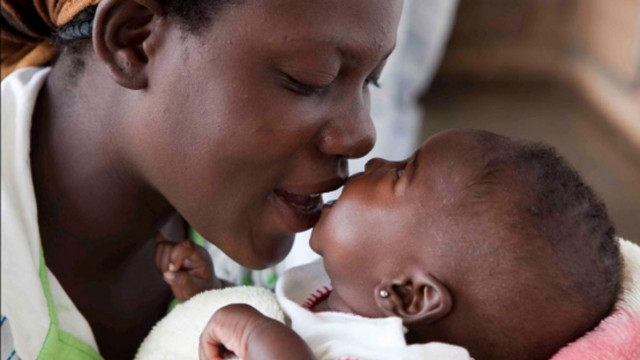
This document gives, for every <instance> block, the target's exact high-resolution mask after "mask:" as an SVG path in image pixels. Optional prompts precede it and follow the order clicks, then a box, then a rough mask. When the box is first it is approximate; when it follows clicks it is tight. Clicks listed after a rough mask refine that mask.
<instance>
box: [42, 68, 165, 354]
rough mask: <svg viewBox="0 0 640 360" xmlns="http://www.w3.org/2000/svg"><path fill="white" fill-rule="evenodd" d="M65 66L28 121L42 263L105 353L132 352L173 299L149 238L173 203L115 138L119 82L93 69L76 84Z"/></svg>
mask: <svg viewBox="0 0 640 360" xmlns="http://www.w3.org/2000/svg"><path fill="white" fill-rule="evenodd" d="M66 70H68V68H67V69H66ZM93 70H94V69H92V70H89V69H86V70H85V72H88V71H93ZM96 71H100V70H96ZM66 74H68V71H67V72H65V68H64V67H61V66H58V65H57V66H55V67H54V68H53V69H52V71H51V73H50V74H49V77H48V79H47V81H46V82H45V84H44V86H43V88H42V90H41V91H40V94H39V96H38V99H37V101H36V106H35V111H34V114H33V124H32V129H31V168H32V177H33V184H34V190H35V194H36V201H37V205H38V206H37V207H38V221H39V227H40V237H41V241H42V248H43V253H44V256H45V262H46V264H47V267H48V268H49V269H50V270H51V271H52V272H53V273H54V274H55V275H56V278H57V279H58V281H59V282H60V283H61V285H62V286H63V288H64V289H65V291H66V292H67V294H68V295H69V296H70V298H71V299H72V300H73V302H74V304H75V305H76V306H77V307H78V309H79V310H80V312H81V313H82V314H83V315H84V316H85V318H86V319H87V320H88V321H89V324H90V325H91V328H92V330H93V332H94V335H95V337H96V340H97V342H98V346H99V347H100V348H101V349H103V352H104V353H103V355H104V356H105V358H131V357H132V356H133V354H134V353H135V349H136V348H137V345H138V344H139V343H140V342H141V341H142V338H143V337H144V336H145V335H146V334H147V333H148V331H149V330H150V328H151V326H152V325H153V324H154V323H155V322H156V321H158V320H159V318H160V317H161V316H163V314H164V313H165V310H166V306H167V303H168V301H169V298H170V294H171V291H170V288H169V287H168V286H167V284H166V283H164V281H163V280H162V276H161V275H160V274H159V272H158V271H157V270H156V269H155V265H154V263H153V252H154V244H153V241H152V240H150V239H151V238H152V237H153V235H154V234H155V232H156V231H157V230H158V229H159V227H160V226H161V225H162V224H163V223H164V222H165V221H166V220H167V219H168V218H169V217H170V215H171V214H173V213H175V211H174V210H173V208H172V207H171V206H170V204H169V203H168V202H167V201H166V200H165V199H164V198H163V197H162V196H161V195H160V194H159V193H157V192H156V191H154V190H153V189H151V188H150V187H149V186H146V185H145V183H144V182H143V181H140V180H139V179H138V177H137V176H136V174H135V173H134V171H132V170H131V167H130V166H129V163H128V161H127V156H126V148H127V146H126V144H124V143H123V140H122V138H121V137H119V136H118V126H117V124H118V123H119V122H121V121H123V120H127V119H126V116H127V111H126V110H123V109H122V106H119V99H118V96H120V97H121V96H122V95H121V94H120V95H119V94H118V89H117V88H113V85H112V84H105V83H104V81H103V82H102V83H97V82H96V80H95V78H96V75H95V74H93V73H91V75H87V76H82V75H80V77H79V78H78V79H75V81H76V82H75V83H73V82H70V81H69V79H68V77H67V76H66ZM87 91H90V92H91V93H90V94H91V96H85V93H86V92H87ZM124 329H126V330H124ZM122 331H126V333H127V337H126V338H123V337H122ZM110 349H112V350H110Z"/></svg>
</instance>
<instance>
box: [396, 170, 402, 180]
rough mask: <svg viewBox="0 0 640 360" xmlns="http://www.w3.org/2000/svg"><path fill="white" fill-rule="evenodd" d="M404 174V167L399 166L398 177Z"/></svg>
mask: <svg viewBox="0 0 640 360" xmlns="http://www.w3.org/2000/svg"><path fill="white" fill-rule="evenodd" d="M402 174H404V168H398V169H396V177H397V178H398V179H400V178H401V177H402Z"/></svg>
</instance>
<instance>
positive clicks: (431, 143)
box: [311, 130, 484, 317]
mask: <svg viewBox="0 0 640 360" xmlns="http://www.w3.org/2000/svg"><path fill="white" fill-rule="evenodd" d="M472 135H473V132H472V131H468V130H453V131H447V132H444V133H440V134H437V135H435V136H433V137H431V138H430V139H429V140H427V141H426V142H425V143H424V144H423V145H422V147H420V148H419V149H418V150H417V151H416V152H415V153H414V154H413V156H411V157H410V158H409V159H408V160H406V161H400V162H389V161H385V160H381V159H373V160H371V161H370V162H369V163H367V165H366V167H365V171H364V173H360V174H356V175H354V176H353V177H351V178H350V180H349V181H348V182H347V184H346V185H345V188H344V190H343V192H342V195H341V196H340V198H339V199H338V200H337V201H336V202H335V203H334V204H333V205H326V206H325V208H324V209H323V211H322V216H321V218H320V220H319V222H318V224H317V225H316V227H315V229H314V231H313V234H312V237H311V247H312V248H313V249H314V251H316V252H317V253H318V254H320V255H322V256H323V258H324V265H325V268H326V270H327V273H328V275H329V277H330V278H331V282H332V285H333V291H332V293H331V295H330V296H329V298H328V300H327V301H328V303H327V304H328V306H329V307H330V308H331V309H332V310H334V311H341V312H350V313H357V314H360V315H363V316H368V317H381V316H383V314H382V313H381V312H380V310H379V309H378V307H377V306H376V303H375V296H377V294H376V293H375V292H376V291H375V287H376V285H378V284H379V283H380V281H382V280H385V279H390V278H393V277H395V276H397V275H399V274H400V273H401V271H403V270H404V269H407V268H411V267H417V266H421V267H425V266H426V267H428V269H431V268H433V269H438V268H440V266H441V264H442V263H443V262H446V261H448V260H449V261H450V259H447V254H448V253H449V252H450V251H452V250H451V248H452V246H451V245H452V244H451V241H452V239H455V238H456V237H457V236H458V235H456V234H458V233H459V231H460V230H459V226H458V225H459V224H460V222H465V221H466V219H463V218H461V216H459V215H456V212H455V211H452V210H453V209H455V207H456V206H459V201H460V199H461V196H462V194H463V193H464V189H465V188H466V187H467V186H468V185H469V183H470V182H471V181H472V180H473V179H474V177H475V176H476V175H477V174H478V172H479V171H481V170H482V168H483V166H484V163H483V161H482V151H481V150H480V147H479V146H478V145H477V142H476V141H475V140H474V139H473V136H472Z"/></svg>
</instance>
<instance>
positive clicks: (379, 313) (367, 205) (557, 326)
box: [157, 130, 621, 360]
mask: <svg viewBox="0 0 640 360" xmlns="http://www.w3.org/2000/svg"><path fill="white" fill-rule="evenodd" d="M162 246H163V249H161V251H159V253H164V254H165V255H160V256H158V257H157V264H158V266H159V267H160V269H161V270H162V271H163V272H164V274H165V279H166V280H167V282H169V284H171V285H172V287H173V289H174V292H175V293H176V295H177V297H178V298H182V299H185V298H187V297H189V296H190V295H193V293H195V292H198V291H201V290H204V289H205V288H206V287H207V286H199V285H195V286H191V287H190V288H189V290H186V291H185V290H184V289H182V288H183V287H185V286H186V285H185V284H194V283H198V284H204V283H206V282H207V281H209V283H208V284H209V285H208V286H211V285H212V284H213V283H212V282H211V281H214V280H211V278H214V276H213V273H212V271H211V270H207V271H208V273H204V272H198V271H204V269H203V270H197V268H200V267H201V268H204V267H210V262H207V260H206V259H203V255H202V253H198V252H197V251H196V250H195V248H194V247H191V245H178V246H173V245H168V244H164V245H162ZM311 247H312V248H313V250H314V251H316V252H317V253H318V254H320V255H321V256H322V257H323V266H322V265H321V264H311V265H308V266H306V267H303V268H299V269H293V270H291V271H290V272H288V273H286V274H285V275H284V276H283V277H282V278H281V279H280V280H279V281H278V284H277V289H276V291H277V295H278V300H279V301H280V302H281V304H282V305H283V309H284V310H285V312H286V313H287V315H288V316H289V317H290V318H291V321H292V328H293V330H295V331H296V332H294V331H293V330H292V329H291V328H289V327H287V326H285V325H283V324H281V323H279V322H277V321H275V320H272V319H270V318H268V317H265V316H263V315H262V314H260V313H259V312H257V311H255V310H254V309H252V308H251V307H248V306H246V305H230V306H227V307H224V308H222V309H221V310H219V311H217V312H216V313H215V314H214V315H213V316H212V317H211V319H210V321H209V323H208V324H207V326H206V328H205V330H204V332H203V333H202V336H201V338H200V357H201V359H218V358H222V353H223V351H224V350H225V349H229V350H230V351H233V352H235V353H236V354H238V355H239V356H240V357H242V358H244V359H251V358H256V359H257V358H259V359H269V358H274V359H277V358H281V359H285V358H286V359H289V358H295V359H306V358H309V359H313V358H314V356H318V357H321V356H323V355H322V351H319V350H318V349H316V348H314V347H315V345H314V344H315V343H316V342H317V341H318V338H317V336H324V337H325V338H326V336H328V335H327V334H326V333H325V334H322V335H317V334H316V335H314V334H315V333H314V331H315V332H317V331H319V330H318V329H319V328H321V327H322V326H326V322H327V321H334V322H335V321H337V322H339V321H344V322H345V323H348V322H349V321H356V322H357V321H358V319H361V320H362V321H369V320H371V321H374V322H372V323H371V324H380V323H375V321H385V320H398V319H399V321H401V324H402V325H403V326H404V328H405V329H404V330H405V332H406V333H405V334H404V339H403V340H406V343H407V344H433V343H447V344H455V345H458V346H460V347H463V348H465V349H467V350H468V352H469V354H470V355H471V356H472V357H473V358H474V359H476V360H484V359H510V360H516V359H528V360H532V359H548V358H549V357H551V356H552V355H553V354H554V353H555V352H557V351H558V350H559V349H560V348H561V347H563V346H564V345H566V344H568V343H569V342H571V341H573V340H575V339H576V338H578V337H580V336H582V335H583V334H584V333H585V332H587V331H589V330H590V329H592V328H593V327H594V326H595V325H597V324H598V322H599V321H600V320H601V319H603V318H604V317H605V316H606V315H607V314H608V313H609V312H610V311H611V309H612V307H613V305H614V302H615V300H616V298H617V295H618V291H619V287H620V271H621V260H620V253H619V249H618V243H617V241H616V240H615V239H614V229H613V226H612V224H611V222H610V220H609V218H608V215H607V212H606V209H605V206H604V205H603V204H602V202H600V201H599V200H598V199H597V198H596V196H595V195H594V194H593V192H592V190H591V189H590V188H589V187H588V186H587V185H585V184H584V183H583V182H582V180H581V179H580V177H579V176H578V174H577V173H576V172H575V171H573V170H572V169H571V168H570V167H569V166H568V165H567V164H566V163H565V162H564V161H563V160H562V159H561V158H559V157H558V156H557V155H555V153H554V152H553V151H552V150H550V149H548V148H546V147H544V146H541V145H537V144H523V143H520V142H515V141H512V140H509V139H507V138H505V137H502V136H499V135H496V134H492V133H488V132H485V131H477V130H451V131H446V132H442V133H439V134H437V135H435V136H433V137H431V138H429V139H428V140H427V141H426V142H425V143H424V144H423V145H422V147H421V148H420V149H418V151H416V153H415V154H414V155H413V156H412V157H411V158H410V159H409V160H407V161H402V162H389V161H384V160H381V159H374V160H371V161H370V162H369V163H367V165H366V169H365V171H364V173H360V174H356V175H354V176H352V177H351V178H350V179H349V181H348V182H347V184H346V185H345V187H344V189H343V192H342V195H341V196H340V198H339V199H338V200H337V202H335V203H332V204H326V205H325V206H324V208H323V210H322V215H321V217H320V220H319V221H318V223H317V225H316V226H315V228H314V231H313V234H312V237H311ZM185 249H186V250H185ZM190 249H191V250H193V251H191V250H190ZM173 252H175V253H177V254H178V255H176V256H173V257H172V255H171V253H173ZM166 254H169V255H166ZM184 259H190V260H189V261H187V263H189V264H190V266H185V264H186V262H185V260H184ZM194 263H197V264H202V265H201V266H200V265H198V266H193V264H194ZM170 264H173V265H170ZM169 266H171V268H169ZM185 269H186V270H185ZM194 269H196V270H197V271H194ZM189 271H191V273H190V272H189ZM324 271H326V274H325V273H324ZM203 274H204V275H203ZM190 278H193V279H192V280H189V279H190ZM178 279H179V281H178ZM190 281H191V282H190ZM178 282H179V283H178ZM214 282H215V281H214ZM183 285H184V286H183ZM315 290H318V293H317V296H311V298H310V299H308V300H309V301H307V302H305V299H307V298H308V297H309V295H312V294H313V293H314V291H315ZM185 294H186V295H185ZM292 304H293V305H292ZM285 305H286V306H285ZM295 307H297V308H298V309H296V308H295ZM303 307H306V308H307V309H308V310H302V309H301V308H303ZM309 310H310V311H309ZM314 313H315V314H314ZM344 313H346V314H344ZM305 314H306V315H305ZM309 314H312V315H313V316H325V317H324V318H322V317H321V318H317V317H313V316H311V315H309ZM347 314H357V315H359V316H355V317H354V316H352V315H347ZM307 315H309V316H307ZM305 316H307V317H305ZM390 317H391V318H390ZM383 318H387V319H383ZM389 318H390V319H389ZM353 319H356V320H353ZM308 321H311V322H313V321H316V322H317V323H315V324H312V325H311V328H310V326H309V324H306V325H305V323H304V322H308ZM316 325H317V327H316ZM339 328H340V327H339V326H335V324H334V328H333V329H339ZM351 331H352V330H351ZM330 335H331V334H329V336H330ZM348 335H349V334H348V333H346V332H344V331H343V332H341V331H339V330H336V332H335V333H334V336H335V337H336V338H340V337H343V336H348ZM314 336H316V338H315V339H314ZM301 338H302V339H305V340H306V343H305V342H304V341H302V339H301ZM307 344H310V345H311V348H313V349H311V348H310V347H309V346H308V345H307ZM412 346H413V345H412ZM325 350H326V349H325ZM451 350H455V349H453V348H452V349H451ZM314 354H315V355H314ZM345 355H353V354H345ZM355 356H361V358H366V357H367V356H366V355H357V354H356V355H355Z"/></svg>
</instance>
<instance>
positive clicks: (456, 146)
mask: <svg viewBox="0 0 640 360" xmlns="http://www.w3.org/2000/svg"><path fill="white" fill-rule="evenodd" d="M514 147H515V144H514V142H513V141H511V140H509V139H508V138H506V137H503V136H500V135H496V134H493V133H490V132H487V131H480V130H451V131H446V132H443V133H439V134H437V135H435V136H433V137H431V138H429V139H428V140H427V141H426V142H425V143H424V144H423V145H422V147H421V148H420V149H419V150H418V152H417V155H418V157H419V159H420V167H419V176H423V177H427V178H428V179H430V180H431V181H432V182H434V183H437V184H438V185H441V186H442V187H443V188H444V189H443V190H448V191H453V190H456V191H463V190H465V189H466V188H467V187H469V186H471V185H473V184H476V183H486V182H487V181H488V180H491V183H493V184H495V183H496V182H497V180H499V178H500V177H499V175H502V174H501V173H502V172H504V171H506V170H508V169H511V168H513V164H512V163H511V162H510V161H509V160H510V154H511V153H512V152H513V149H514Z"/></svg>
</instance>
